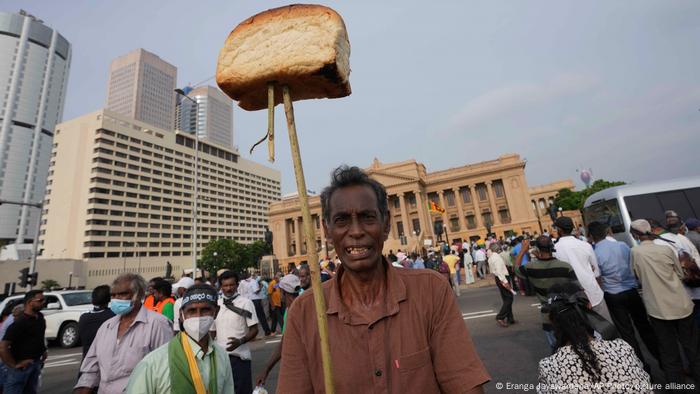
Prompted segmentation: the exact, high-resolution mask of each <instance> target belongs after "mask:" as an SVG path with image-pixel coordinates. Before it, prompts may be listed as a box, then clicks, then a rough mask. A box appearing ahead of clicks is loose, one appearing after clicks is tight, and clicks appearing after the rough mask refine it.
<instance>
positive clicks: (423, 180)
mask: <svg viewBox="0 0 700 394" xmlns="http://www.w3.org/2000/svg"><path fill="white" fill-rule="evenodd" d="M366 172H367V173H368V174H369V175H370V176H371V177H372V178H374V179H376V180H377V181H379V182H380V183H381V184H383V185H384V186H385V187H386V190H387V194H388V198H389V212H390V216H391V233H390V235H389V239H388V240H387V242H386V243H385V244H384V248H385V252H388V251H389V250H390V249H393V250H394V251H396V250H397V249H403V250H418V249H420V248H421V247H423V246H429V245H436V243H437V242H438V241H439V240H445V239H448V240H449V241H450V242H453V241H457V240H465V239H478V238H484V237H485V236H486V235H487V232H488V231H490V232H491V233H495V235H496V236H497V237H507V236H509V235H512V234H523V233H530V234H534V233H542V231H543V229H544V228H548V227H549V226H551V219H549V215H548V207H549V205H550V204H551V203H552V201H553V198H554V196H556V194H557V192H558V191H559V190H560V189H561V188H570V189H573V187H574V184H573V182H572V181H571V180H567V181H560V182H556V183H552V184H549V185H544V186H539V187H535V188H533V189H530V188H528V185H527V180H526V179H525V161H524V160H522V159H521V158H520V156H519V155H517V154H508V155H503V156H501V157H499V158H498V159H496V160H490V161H485V162H481V163H475V164H468V165H465V166H461V167H456V168H450V169H447V170H442V171H436V172H428V171H427V170H426V168H425V165H423V164H422V163H418V162H416V161H415V160H408V161H403V162H399V163H390V164H384V163H380V162H379V160H377V159H375V160H374V162H373V163H372V165H371V166H370V167H369V168H367V169H366ZM431 202H432V203H434V205H437V206H438V207H440V208H442V209H444V212H439V211H436V210H432V209H430V206H431ZM540 202H542V203H543V207H542V208H540ZM309 205H310V208H311V213H312V218H313V220H314V223H315V227H316V230H317V233H316V245H314V246H315V247H316V248H317V249H318V250H319V251H320V254H321V256H322V257H325V255H332V254H333V249H332V248H333V246H332V245H329V244H328V243H327V241H326V239H325V234H324V233H323V227H322V226H321V222H320V217H321V202H320V197H319V196H310V197H309ZM269 218H270V229H271V230H272V232H273V235H274V237H273V249H274V253H275V256H276V257H277V259H279V262H280V266H287V264H288V263H290V262H294V263H299V262H302V261H305V260H306V258H307V256H306V254H307V245H306V241H305V240H304V235H303V233H304V232H303V227H302V218H301V210H300V208H299V199H298V197H297V196H296V195H291V196H287V197H283V198H282V200H281V201H277V202H272V203H271V204H270V213H269ZM575 221H576V222H577V223H578V222H580V215H579V217H577V218H576V219H575ZM440 230H442V231H440ZM440 232H441V234H440Z"/></svg>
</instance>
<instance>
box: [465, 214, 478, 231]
mask: <svg viewBox="0 0 700 394" xmlns="http://www.w3.org/2000/svg"><path fill="white" fill-rule="evenodd" d="M466 218H467V228H468V229H470V230H471V229H475V228H476V217H475V216H474V215H467V216H466Z"/></svg>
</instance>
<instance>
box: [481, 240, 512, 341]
mask: <svg viewBox="0 0 700 394" xmlns="http://www.w3.org/2000/svg"><path fill="white" fill-rule="evenodd" d="M499 251H500V248H499V246H498V244H496V243H493V244H491V246H490V247H489V250H488V252H487V254H488V256H489V268H490V269H491V273H492V274H493V275H494V276H495V277H496V278H495V279H496V286H498V291H499V292H500V293H501V300H502V301H503V305H502V306H501V310H500V311H499V312H498V314H497V315H496V322H497V323H498V324H499V325H500V326H501V327H508V325H509V324H515V319H514V318H513V291H512V290H513V289H512V287H510V283H509V282H508V268H507V267H506V263H505V262H504V261H503V258H502V257H501V255H500V254H498V252H499Z"/></svg>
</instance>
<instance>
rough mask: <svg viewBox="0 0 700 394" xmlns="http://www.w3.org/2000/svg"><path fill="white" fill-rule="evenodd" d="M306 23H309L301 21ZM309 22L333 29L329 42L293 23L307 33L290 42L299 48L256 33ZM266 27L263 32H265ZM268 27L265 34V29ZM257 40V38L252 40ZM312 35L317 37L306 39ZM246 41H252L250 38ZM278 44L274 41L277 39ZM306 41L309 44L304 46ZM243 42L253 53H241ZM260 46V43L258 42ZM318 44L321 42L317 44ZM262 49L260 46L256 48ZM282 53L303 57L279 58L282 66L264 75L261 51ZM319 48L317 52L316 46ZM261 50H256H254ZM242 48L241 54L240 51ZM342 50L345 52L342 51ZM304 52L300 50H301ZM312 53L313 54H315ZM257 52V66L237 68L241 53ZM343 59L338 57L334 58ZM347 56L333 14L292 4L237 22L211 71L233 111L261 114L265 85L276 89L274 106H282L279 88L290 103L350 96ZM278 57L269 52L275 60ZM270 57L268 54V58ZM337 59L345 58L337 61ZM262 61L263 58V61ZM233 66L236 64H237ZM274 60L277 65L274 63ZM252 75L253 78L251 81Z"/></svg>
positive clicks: (344, 34)
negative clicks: (285, 87)
mask: <svg viewBox="0 0 700 394" xmlns="http://www.w3.org/2000/svg"><path fill="white" fill-rule="evenodd" d="M305 18H311V19H305ZM296 19H302V20H311V21H318V22H319V24H321V23H330V24H331V26H336V27H337V29H336V31H334V32H333V33H334V35H335V37H328V36H327V35H326V34H324V35H323V37H319V36H318V34H321V33H325V32H324V31H323V30H322V29H321V28H316V29H315V30H314V26H312V25H310V24H308V25H307V24H304V23H303V22H299V25H298V27H303V28H305V29H307V30H309V31H311V33H309V32H308V31H303V32H301V33H298V34H297V36H295V38H297V37H298V36H301V40H300V41H302V40H303V42H300V43H297V42H292V43H286V42H274V41H275V36H276V34H275V33H265V32H263V33H260V31H261V29H267V30H270V31H272V30H274V28H275V25H277V27H279V26H280V24H285V23H287V24H291V23H293V20H296ZM266 25H267V26H266ZM268 27H269V29H268ZM256 34H257V36H256ZM311 34H316V35H317V36H316V37H314V36H311ZM251 36H252V37H253V38H251ZM277 37H278V38H279V35H277ZM306 38H308V39H309V41H310V42H308V43H307V42H306ZM246 39H248V40H251V41H252V42H253V44H254V45H256V47H255V48H246V47H244V46H245V45H249V44H250V42H249V43H246ZM260 40H264V41H260ZM317 41H323V42H320V43H319V42H317ZM263 43H264V44H265V45H261V44H263ZM275 45H276V46H277V47H279V46H280V45H282V47H285V46H291V47H294V46H299V45H306V46H307V47H308V50H309V51H310V52H309V53H299V51H296V52H294V50H293V48H292V49H291V50H290V52H292V53H289V54H286V53H283V54H282V55H283V56H284V57H285V59H284V63H285V64H286V65H285V66H277V65H276V64H275V66H276V67H273V69H270V67H269V65H267V64H265V62H266V61H268V62H275V61H276V60H270V59H271V56H270V55H271V54H269V53H267V54H266V53H265V50H266V49H265V48H264V47H265V46H272V47H275ZM319 45H320V46H322V47H321V48H320V49H318V48H316V46H319ZM261 46H262V47H263V49H259V48H260V47H261ZM242 47H243V48H242ZM345 48H347V49H345ZM304 49H306V48H304ZM317 49H318V50H317ZM251 50H252V51H259V52H261V55H262V56H264V58H261V59H255V61H256V62H257V61H259V63H258V64H251V61H250V60H249V59H247V60H248V63H245V64H243V65H241V64H240V59H237V56H239V55H240V54H241V53H243V52H244V51H251ZM344 51H346V52H347V53H345V54H343V53H341V54H339V52H344ZM349 51H350V44H349V41H348V37H347V31H346V30H345V23H344V22H343V19H342V18H341V16H340V15H339V14H338V13H337V12H335V11H334V10H333V9H331V8H328V7H325V6H321V5H307V4H295V5H290V6H285V7H279V8H274V9H270V10H267V11H264V12H261V13H259V14H257V15H254V16H252V17H250V18H248V19H246V20H244V21H243V22H241V23H240V24H239V25H238V26H236V28H234V29H233V31H232V32H231V33H230V34H229V35H228V38H227V39H226V42H225V44H224V47H223V48H222V49H221V52H220V54H219V59H218V62H217V69H216V82H217V84H218V85H219V87H220V88H221V90H222V91H224V93H226V94H227V95H228V96H229V97H231V98H232V99H234V100H236V101H238V105H239V106H240V107H241V108H243V109H245V110H248V111H255V110H260V109H264V108H267V83H268V82H270V81H274V82H275V83H276V85H277V86H278V88H276V89H275V103H276V104H279V103H281V102H282V89H281V88H279V87H281V85H288V86H289V88H290V91H291V95H292V99H293V100H295V101H296V100H306V99H312V98H338V97H345V96H348V95H349V94H350V93H351V89H350V82H349V78H348V77H349V72H350V70H349V66H348V63H349ZM276 53H278V52H275V54H276ZM273 55H274V54H273ZM343 56H344V57H345V58H344V59H343ZM265 57H266V58H265ZM237 60H238V63H237ZM278 60H279V59H277V61H278ZM251 74H253V75H251Z"/></svg>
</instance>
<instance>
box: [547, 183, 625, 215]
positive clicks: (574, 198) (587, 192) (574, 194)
mask: <svg viewBox="0 0 700 394" xmlns="http://www.w3.org/2000/svg"><path fill="white" fill-rule="evenodd" d="M624 184H625V182H621V181H612V182H611V181H606V180H604V179H598V180H596V181H595V182H593V184H592V185H591V186H590V187H587V188H585V189H583V190H580V191H572V190H570V189H561V190H559V193H557V196H556V197H555V198H554V205H556V206H557V207H561V208H562V209H563V210H566V211H569V210H581V209H583V204H584V203H585V202H586V199H587V198H588V197H590V196H591V195H592V194H594V193H597V192H599V191H601V190H605V189H607V188H610V187H613V186H621V185H624Z"/></svg>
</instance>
